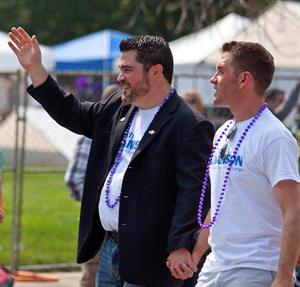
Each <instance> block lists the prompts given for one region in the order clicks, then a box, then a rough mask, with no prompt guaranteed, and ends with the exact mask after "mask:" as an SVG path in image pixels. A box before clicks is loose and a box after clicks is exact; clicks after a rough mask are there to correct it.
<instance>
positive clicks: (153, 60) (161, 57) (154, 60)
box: [119, 35, 174, 84]
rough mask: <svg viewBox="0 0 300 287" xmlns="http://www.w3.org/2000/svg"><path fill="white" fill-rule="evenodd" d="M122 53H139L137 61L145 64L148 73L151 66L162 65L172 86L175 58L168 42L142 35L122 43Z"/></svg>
mask: <svg viewBox="0 0 300 287" xmlns="http://www.w3.org/2000/svg"><path fill="white" fill-rule="evenodd" d="M119 47H120V51H121V52H127V51H131V50H135V51H137V57H136V60H137V61H138V62H140V63H142V64H143V66H144V69H145V70H146V71H147V70H149V69H150V67H151V66H153V65H157V64H161V65H162V66H163V75H164V77H165V78H166V80H167V81H168V82H169V83H170V84H171V82H172V77H173V68H174V63H173V56H172V52H171V49H170V47H169V45H168V43H167V42H166V40H165V39H164V38H162V37H159V36H151V35H142V36H137V37H133V38H127V39H124V40H122V41H121V43H120V46H119Z"/></svg>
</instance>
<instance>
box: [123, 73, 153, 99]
mask: <svg viewBox="0 0 300 287" xmlns="http://www.w3.org/2000/svg"><path fill="white" fill-rule="evenodd" d="M122 89H123V94H122V96H121V99H122V101H123V102H124V103H126V104H133V103H135V102H137V100H139V99H141V98H143V97H145V96H146V95H147V94H148V93H149V91H150V85H149V81H148V79H147V78H146V77H144V78H143V79H142V81H141V82H140V83H138V84H137V85H136V86H135V87H134V88H133V87H132V86H131V85H130V84H129V83H128V82H126V83H124V84H123V85H122Z"/></svg>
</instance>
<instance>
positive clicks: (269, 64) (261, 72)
mask: <svg viewBox="0 0 300 287" xmlns="http://www.w3.org/2000/svg"><path fill="white" fill-rule="evenodd" d="M222 51H223V52H229V53H230V54H231V55H232V56H233V65H234V67H235V68H236V69H237V71H238V72H239V73H240V72H243V71H248V72H250V73H251V74H252V76H253V78H254V83H255V90H256V92H257V93H259V94H264V93H265V91H266V89H267V88H268V87H269V85H270V84H271V82H272V79H273V75H274V70H275V66H274V59H273V56H272V55H271V53H270V52H269V51H267V49H265V48H264V47H263V46H262V45H260V44H258V43H253V42H238V41H231V42H227V43H225V44H224V45H223V47H222Z"/></svg>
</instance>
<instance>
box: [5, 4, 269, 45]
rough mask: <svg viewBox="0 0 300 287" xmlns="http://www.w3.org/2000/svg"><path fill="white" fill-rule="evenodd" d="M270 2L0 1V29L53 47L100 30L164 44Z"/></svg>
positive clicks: (253, 13)
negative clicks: (18, 30) (17, 30)
mask: <svg viewBox="0 0 300 287" xmlns="http://www.w3.org/2000/svg"><path fill="white" fill-rule="evenodd" d="M271 3H272V0H219V1H214V0H110V1H105V0H72V1H71V0H51V1H49V0H39V1H36V0H1V1H0V17H1V23H0V29H1V30H3V31H9V30H10V28H11V27H12V26H22V27H24V28H25V29H26V30H27V31H28V32H29V33H30V34H36V35H38V38H39V41H40V42H41V43H43V44H47V45H53V44H57V43H61V42H63V41H67V40H69V39H73V38H75V37H79V36H81V35H84V34H88V33H91V32H95V31H99V30H102V29H107V28H109V29H115V30H120V31H124V32H128V33H131V34H157V35H161V36H164V37H165V38H166V39H167V40H173V39H175V38H177V37H179V36H182V35H185V34H189V33H191V32H193V31H196V30H199V29H201V28H202V27H205V26H207V25H209V24H211V23H213V22H214V21H216V20H217V19H219V18H221V17H223V16H225V15H226V14H228V13H229V12H236V13H238V14H240V15H244V16H247V17H250V18H251V17H255V16H256V15H257V14H258V13H259V12H260V11H262V9H264V8H265V7H266V6H267V5H270V4H271Z"/></svg>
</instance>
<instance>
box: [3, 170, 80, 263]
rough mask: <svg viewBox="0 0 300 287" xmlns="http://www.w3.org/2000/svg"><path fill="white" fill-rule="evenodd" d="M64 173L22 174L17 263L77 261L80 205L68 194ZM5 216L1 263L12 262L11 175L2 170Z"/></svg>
mask: <svg viewBox="0 0 300 287" xmlns="http://www.w3.org/2000/svg"><path fill="white" fill-rule="evenodd" d="M63 176H64V174H63V173H41V174H37V173H35V174H33V173H27V174H25V175H24V191H23V209H22V219H21V220H22V223H21V245H20V248H21V252H20V265H31V264H50V263H51V264H52V263H66V262H75V261H76V248H77V231H78V217H79V209H80V204H79V203H78V202H75V200H74V199H73V198H71V197H70V195H69V191H68V190H67V188H66V187H65V184H64V180H63ZM3 182H4V186H3V187H4V200H5V202H4V204H5V213H6V216H5V219H4V223H3V224H1V225H0V262H1V263H2V264H5V265H11V242H12V194H13V175H12V174H11V173H4V175H3Z"/></svg>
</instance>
